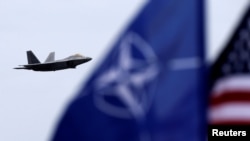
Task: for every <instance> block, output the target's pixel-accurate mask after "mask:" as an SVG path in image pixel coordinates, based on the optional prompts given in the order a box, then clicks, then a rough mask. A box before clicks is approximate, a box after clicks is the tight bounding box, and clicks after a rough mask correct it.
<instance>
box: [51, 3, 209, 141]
mask: <svg viewBox="0 0 250 141" xmlns="http://www.w3.org/2000/svg"><path fill="white" fill-rule="evenodd" d="M203 49H204V43H203V3H202V2H201V1H200V0H188V1H183V0H151V1H148V2H147V4H146V5H145V7H144V8H143V10H142V11H141V12H140V13H139V14H138V16H137V17H136V18H135V20H134V21H133V22H132V23H131V24H130V25H129V26H128V28H127V29H126V30H125V31H124V32H123V34H122V35H121V36H120V38H119V39H118V41H117V42H116V44H115V45H114V47H113V48H112V49H111V50H110V52H109V53H108V54H107V56H106V58H105V59H104V60H103V62H102V63H101V64H100V65H99V66H98V67H97V69H96V70H95V71H94V73H93V74H92V75H91V77H90V78H89V80H88V81H87V83H86V84H85V86H83V88H82V89H81V90H80V92H79V94H78V95H77V97H76V98H75V99H74V100H73V101H72V102H71V103H70V104H69V105H68V108H67V110H66V111H65V114H64V116H63V117H62V119H61V121H60V122H59V124H58V127H57V129H56V132H55V134H54V136H53V139H52V140H53V141H201V140H205V132H204V131H205V128H206V126H205V125H206V123H205V117H206V115H205V111H206V109H205V108H206V107H205V103H206V102H205V101H206V99H205V97H206V95H205V93H204V83H203V82H204V80H203V73H204V71H203V66H204V52H203Z"/></svg>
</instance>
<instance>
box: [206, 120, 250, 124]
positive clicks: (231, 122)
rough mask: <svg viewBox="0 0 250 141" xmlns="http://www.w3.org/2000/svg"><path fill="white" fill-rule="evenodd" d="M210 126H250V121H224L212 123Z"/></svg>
mask: <svg viewBox="0 0 250 141" xmlns="http://www.w3.org/2000/svg"><path fill="white" fill-rule="evenodd" d="M209 124H210V125H250V119H249V120H223V121H210V123H209Z"/></svg>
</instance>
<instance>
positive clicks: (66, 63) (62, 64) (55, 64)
mask: <svg viewBox="0 0 250 141" xmlns="http://www.w3.org/2000/svg"><path fill="white" fill-rule="evenodd" d="M27 59H28V64H27V65H19V66H22V67H16V68H14V69H27V70H33V71H57V70H63V69H69V68H76V66H77V65H80V64H83V63H86V62H88V61H90V60H92V58H90V57H84V56H82V55H80V54H75V55H71V56H69V57H67V58H65V59H61V60H55V52H51V53H50V54H49V56H48V57H47V59H46V60H45V62H44V63H40V61H39V60H38V59H37V57H36V56H35V55H34V53H33V52H32V51H31V50H29V51H27Z"/></svg>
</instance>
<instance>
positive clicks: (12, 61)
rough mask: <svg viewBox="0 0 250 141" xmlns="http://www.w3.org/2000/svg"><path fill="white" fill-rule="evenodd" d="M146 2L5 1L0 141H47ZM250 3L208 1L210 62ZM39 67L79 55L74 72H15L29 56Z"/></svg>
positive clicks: (1, 7)
mask: <svg viewBox="0 0 250 141" xmlns="http://www.w3.org/2000/svg"><path fill="white" fill-rule="evenodd" d="M144 3H145V1H144V0H126V1H117V0H91V1H90V0H89V1H87V0H73V1H67V0H36V1H34V0H22V1H20V0H7V1H6V0H0V21H1V22H0V47H1V50H2V51H1V53H0V57H1V58H0V64H1V69H0V76H1V86H0V115H1V117H0V133H1V134H0V140H3V141H20V140H21V141H34V140H35V141H46V140H48V139H49V137H50V136H51V132H52V131H53V128H54V125H55V123H56V122H57V120H58V118H60V116H61V114H62V113H61V112H62V111H63V109H64V108H65V106H66V105H65V104H66V103H67V102H68V101H69V100H70V98H72V97H73V96H74V95H75V94H76V92H77V90H78V88H79V86H81V84H82V83H83V82H85V80H86V77H87V76H88V75H89V74H91V72H92V70H93V69H94V67H95V65H96V64H98V63H99V62H100V61H101V59H102V57H103V55H104V54H105V53H106V52H107V50H108V49H109V48H110V47H111V45H112V44H113V43H114V41H115V39H116V38H117V35H119V33H120V32H121V31H123V29H124V27H126V25H127V24H128V23H129V22H130V20H131V19H133V17H134V14H135V13H136V12H137V11H139V9H140V8H141V7H142V6H143V4H144ZM247 3H249V2H248V0H220V1H218V0H209V1H207V6H208V8H207V14H208V16H207V20H208V24H207V31H208V32H207V37H208V38H207V42H208V49H207V50H208V54H207V55H208V60H209V61H211V62H212V61H213V60H214V58H215V57H216V56H217V54H218V53H219V51H220V50H221V49H222V46H223V45H224V44H225V41H226V40H227V38H228V35H230V34H231V32H232V28H233V27H235V26H236V24H237V22H238V21H237V20H239V18H240V14H242V12H243V11H244V8H245V7H246V4H247ZM27 50H33V52H34V53H35V54H36V56H37V57H38V58H39V60H40V61H44V60H45V59H46V57H47V55H48V53H49V52H51V51H55V53H56V56H55V57H56V59H62V58H65V57H67V56H69V55H72V54H75V53H80V54H82V55H86V56H89V57H92V58H93V60H92V61H90V62H88V63H86V64H83V65H80V66H78V67H77V69H75V70H71V69H69V70H63V71H57V72H34V71H28V70H14V69H12V68H14V67H16V66H17V65H21V64H26V63H27V59H26V51H27Z"/></svg>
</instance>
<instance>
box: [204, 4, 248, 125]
mask: <svg viewBox="0 0 250 141" xmlns="http://www.w3.org/2000/svg"><path fill="white" fill-rule="evenodd" d="M225 24H226V23H225ZM210 74H211V76H210V80H211V88H212V89H211V95H210V108H209V113H208V116H209V122H210V124H212V125H242V124H248V125H250V7H248V9H247V10H246V13H245V15H244V16H243V17H242V21H241V22H240V23H239V26H238V27H237V28H236V30H235V32H234V34H233V36H232V38H231V39H230V40H229V43H228V44H227V46H226V47H225V50H224V51H223V52H222V53H221V55H220V56H219V58H218V59H217V61H216V62H215V63H214V65H213V66H212V67H211V73H210Z"/></svg>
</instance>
